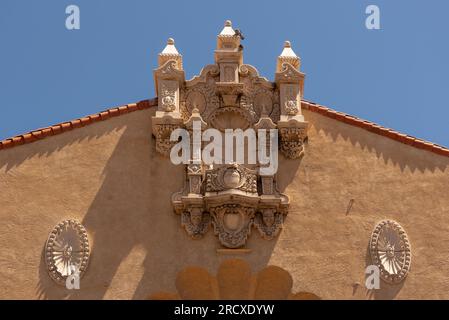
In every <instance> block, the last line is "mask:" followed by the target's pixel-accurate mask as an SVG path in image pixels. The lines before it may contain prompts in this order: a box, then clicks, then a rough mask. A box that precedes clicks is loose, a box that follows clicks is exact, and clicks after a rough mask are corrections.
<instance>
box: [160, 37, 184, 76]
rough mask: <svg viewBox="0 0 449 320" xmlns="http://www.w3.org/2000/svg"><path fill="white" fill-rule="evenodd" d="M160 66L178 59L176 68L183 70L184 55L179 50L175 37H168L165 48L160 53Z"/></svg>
mask: <svg viewBox="0 0 449 320" xmlns="http://www.w3.org/2000/svg"><path fill="white" fill-rule="evenodd" d="M158 60H159V61H158V63H159V66H162V65H163V64H165V63H166V62H167V61H169V60H175V61H176V68H177V69H179V70H182V55H180V54H179V52H178V50H177V49H176V47H175V40H174V39H173V38H168V40H167V45H166V46H165V48H164V50H162V52H161V53H159V59H158Z"/></svg>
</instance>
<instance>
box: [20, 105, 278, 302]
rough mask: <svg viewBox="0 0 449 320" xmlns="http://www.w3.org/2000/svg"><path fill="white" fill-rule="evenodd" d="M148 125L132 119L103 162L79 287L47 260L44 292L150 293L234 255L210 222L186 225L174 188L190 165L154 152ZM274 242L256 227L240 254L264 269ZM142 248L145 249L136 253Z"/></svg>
mask: <svg viewBox="0 0 449 320" xmlns="http://www.w3.org/2000/svg"><path fill="white" fill-rule="evenodd" d="M152 112H154V110H152ZM150 132H151V123H150V121H146V120H145V121H139V122H138V123H137V124H136V125H132V126H126V128H125V129H124V131H123V133H122V135H121V137H120V140H119V142H118V143H117V145H116V147H115V149H114V151H113V153H112V155H111V157H110V158H109V160H108V161H107V163H106V165H105V168H104V172H103V176H104V180H103V182H102V185H101V187H100V188H99V190H98V192H97V194H96V196H95V198H94V200H93V202H92V203H91V205H90V207H89V209H88V211H87V212H86V214H85V215H84V219H83V221H81V223H82V224H83V225H84V226H85V227H86V229H87V231H88V234H89V240H90V242H91V257H90V262H89V267H88V268H87V271H86V273H85V275H84V277H83V278H82V279H81V290H72V291H68V290H66V289H65V288H61V287H58V285H56V284H55V283H54V282H53V281H52V280H51V279H50V278H49V276H48V274H47V270H46V265H45V261H43V259H42V262H41V266H40V272H39V276H40V282H39V285H38V288H37V293H38V295H39V297H40V298H48V299H102V298H123V299H127V298H133V299H145V298H147V297H148V296H149V295H151V294H153V293H155V292H160V291H175V284H174V279H175V278H176V274H177V273H178V272H179V271H180V270H182V269H184V268H185V267H187V266H191V265H197V266H201V267H203V268H205V269H206V270H209V272H211V273H215V272H216V270H217V268H218V266H219V265H220V263H221V262H222V261H224V260H226V259H228V258H232V257H234V256H229V255H226V254H219V253H217V252H216V249H217V248H218V247H219V244H218V239H217V238H216V237H215V236H214V234H213V229H212V228H211V229H210V230H209V231H208V233H207V234H206V235H205V237H204V238H203V239H201V240H192V239H191V238H190V237H189V236H188V235H187V234H186V232H185V230H184V229H183V228H182V227H181V220H180V217H179V216H177V215H175V214H174V212H173V209H172V205H171V195H172V194H173V193H174V192H176V191H179V190H180V189H181V188H182V186H183V183H184V179H185V178H184V177H185V175H184V170H185V168H184V166H175V165H173V164H172V163H171V162H170V160H169V159H167V158H163V157H161V156H160V155H159V154H158V153H157V152H156V150H155V142H154V138H151V139H150V134H149V133H150ZM80 139H86V138H85V137H80ZM56 150H57V149H55V150H53V151H56ZM22 161H23V160H22ZM73 210H74V211H76V210H77V208H73ZM81 215H83V213H81ZM276 241H277V240H272V241H266V240H263V239H261V238H260V236H259V234H258V233H257V232H256V230H253V232H252V235H251V237H250V239H249V242H248V245H249V246H251V247H253V248H254V249H253V250H252V252H251V253H249V254H247V255H244V256H242V255H240V257H241V258H244V259H245V260H246V261H248V263H250V265H251V266H252V268H253V270H254V271H258V270H259V269H262V268H264V267H266V265H267V264H268V261H269V260H270V257H271V254H272V251H273V249H274V247H275V245H276ZM43 245H44V244H43ZM136 248H139V250H141V251H142V252H143V254H141V255H135V254H134V252H135V249H136Z"/></svg>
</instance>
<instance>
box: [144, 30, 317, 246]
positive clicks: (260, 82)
mask: <svg viewBox="0 0 449 320" xmlns="http://www.w3.org/2000/svg"><path fill="white" fill-rule="evenodd" d="M241 40H242V39H241V36H240V33H236V32H235V30H234V29H233V28H232V24H231V23H230V21H227V22H226V24H225V27H224V29H223V30H222V32H221V33H220V34H219V35H218V37H217V47H216V50H215V53H214V59H215V63H214V64H212V65H207V66H206V67H204V68H203V69H202V70H201V72H200V74H199V75H198V76H195V77H193V78H192V79H191V80H187V81H186V80H185V78H184V71H183V70H182V57H181V55H180V54H179V53H178V52H177V50H176V48H175V47H174V41H173V39H169V41H168V42H167V47H166V48H165V49H164V51H163V52H162V53H161V54H160V56H159V68H158V69H156V70H155V71H154V75H155V83H156V88H157V89H159V90H158V97H159V105H158V110H157V111H156V114H155V116H154V117H153V118H152V129H153V135H154V136H155V138H156V150H157V151H158V153H160V154H162V155H165V156H168V155H169V154H170V151H171V148H172V147H173V146H174V145H175V144H176V143H177V141H174V142H172V141H170V135H171V133H172V132H173V131H174V130H175V129H177V128H183V129H187V131H188V132H190V131H192V130H193V123H194V121H199V122H200V123H201V129H202V130H203V129H209V128H212V129H217V130H218V131H215V132H218V133H220V132H221V133H223V132H224V131H225V130H226V129H241V130H243V131H244V130H247V129H255V130H258V129H265V130H267V131H266V132H267V135H266V136H264V138H268V139H265V146H264V145H263V142H262V141H261V140H257V139H260V136H258V135H256V136H255V138H256V140H257V142H261V143H260V145H259V144H258V143H257V147H254V148H259V149H258V151H260V148H263V147H265V148H266V149H265V150H264V151H263V152H264V153H265V154H268V153H272V150H271V149H270V146H271V145H272V140H273V139H274V140H275V141H276V144H275V146H276V145H278V148H279V150H280V151H281V152H282V153H283V154H284V155H285V156H286V157H287V158H289V159H297V158H299V157H300V156H301V155H302V154H303V153H304V141H305V139H306V138H307V128H308V125H307V122H306V121H304V117H303V115H302V114H301V108H300V107H301V96H302V94H303V82H304V74H303V73H301V72H300V71H299V66H300V60H299V57H297V56H296V55H295V54H294V52H293V50H292V49H291V45H290V43H286V44H285V45H284V50H283V51H282V53H281V55H280V56H279V57H278V61H277V67H276V74H275V82H270V81H268V80H267V79H266V78H264V77H261V76H260V75H259V73H258V71H257V69H256V68H255V67H253V66H251V65H246V64H243V50H242V46H241V45H240V41H241ZM276 129H277V130H278V131H277V132H276V131H275V134H274V135H273V136H271V133H272V132H271V133H270V130H276ZM276 133H277V136H276ZM262 135H263V133H262ZM273 137H274V138H273ZM214 139H215V137H214ZM236 141H237V139H236ZM240 141H242V140H240ZM190 143H191V149H192V150H196V151H195V155H193V156H192V158H193V159H195V161H197V160H198V162H188V161H187V162H184V161H183V163H184V164H183V165H185V166H186V171H185V186H184V188H183V190H181V191H179V192H177V193H175V194H174V195H173V196H172V205H173V208H174V211H175V213H176V214H178V215H180V216H181V224H182V226H183V227H184V228H185V230H186V232H187V233H188V234H189V235H190V236H191V237H192V238H194V239H199V238H201V237H202V236H203V235H204V234H205V233H206V232H207V231H208V229H209V225H210V224H213V226H214V232H215V234H216V235H217V236H218V240H219V242H220V243H221V244H222V245H223V246H224V247H228V248H238V247H242V246H244V245H245V243H246V240H247V238H248V237H249V235H250V233H251V229H252V227H255V228H256V229H257V230H258V231H259V233H260V235H261V236H262V238H264V239H273V238H275V237H276V236H277V235H278V234H279V232H280V230H281V228H282V225H283V223H284V220H285V218H286V216H287V214H288V208H289V199H288V197H287V196H286V195H284V194H282V193H280V192H279V191H278V190H277V188H276V176H275V174H269V173H267V171H265V169H266V168H267V167H268V166H267V163H266V162H264V161H262V162H260V163H259V162H256V163H253V162H251V163H250V164H249V163H238V164H237V163H233V164H229V163H226V164H224V163H216V162H213V163H212V164H209V163H205V162H203V160H202V158H201V156H199V155H198V154H197V153H198V148H197V147H198V145H201V147H204V144H205V142H204V141H201V142H198V141H196V142H194V140H193V139H191V140H190ZM194 143H195V144H194ZM239 143H241V142H239ZM243 144H245V143H243ZM239 147H242V145H241V144H240V146H239ZM222 151H223V150H222ZM276 151H277V149H276ZM214 153H215V149H214ZM261 153H262V152H261ZM197 156H198V157H197ZM217 158H220V157H217ZM193 159H189V160H190V161H192V160H193ZM276 159H277V153H276ZM167 161H169V160H167ZM231 161H235V159H234V160H231Z"/></svg>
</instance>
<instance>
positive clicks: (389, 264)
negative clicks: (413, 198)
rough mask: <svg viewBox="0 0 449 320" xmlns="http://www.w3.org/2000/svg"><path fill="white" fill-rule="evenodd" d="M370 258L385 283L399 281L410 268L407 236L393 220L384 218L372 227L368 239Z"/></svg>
mask: <svg viewBox="0 0 449 320" xmlns="http://www.w3.org/2000/svg"><path fill="white" fill-rule="evenodd" d="M370 253H371V259H372V261H373V263H374V264H375V265H377V266H378V267H379V270H380V277H381V278H382V279H383V280H384V281H386V282H387V283H391V284H394V283H399V282H401V281H402V280H404V278H405V277H406V276H407V273H408V272H409V270H410V263H411V250H410V242H409V240H408V236H407V234H406V233H405V231H404V229H402V227H401V226H400V225H399V224H398V223H397V222H395V221H392V220H384V221H381V222H379V223H378V224H377V225H376V227H375V228H374V231H373V234H372V235H371V241H370Z"/></svg>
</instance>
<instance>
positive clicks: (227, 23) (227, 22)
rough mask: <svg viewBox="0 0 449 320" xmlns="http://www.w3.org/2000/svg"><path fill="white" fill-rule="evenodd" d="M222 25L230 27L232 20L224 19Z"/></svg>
mask: <svg viewBox="0 0 449 320" xmlns="http://www.w3.org/2000/svg"><path fill="white" fill-rule="evenodd" d="M224 26H225V27H232V22H231V20H226V21H225V25H224Z"/></svg>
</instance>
